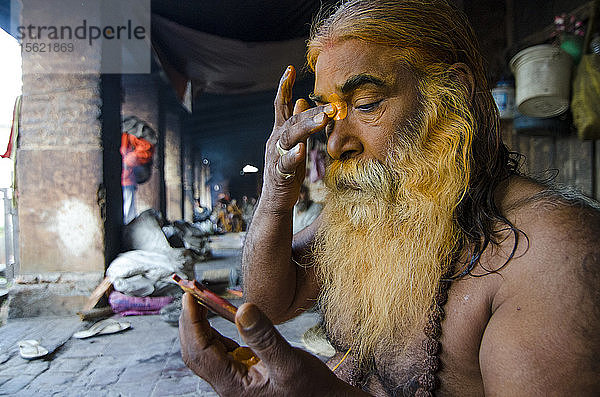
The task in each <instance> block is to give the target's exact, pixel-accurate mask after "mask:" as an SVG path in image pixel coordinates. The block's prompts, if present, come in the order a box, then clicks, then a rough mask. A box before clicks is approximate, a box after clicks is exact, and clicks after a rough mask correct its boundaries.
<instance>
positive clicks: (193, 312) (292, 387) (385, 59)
mask: <svg viewBox="0 0 600 397" xmlns="http://www.w3.org/2000/svg"><path fill="white" fill-rule="evenodd" d="M308 64H309V66H311V67H312V68H313V70H314V71H315V78H316V80H315V86H314V93H313V94H312V99H313V100H314V101H315V102H316V105H317V106H316V107H313V108H310V106H309V105H308V103H307V102H306V101H305V100H302V99H301V100H299V101H297V102H296V104H295V106H294V107H292V105H291V103H290V101H291V98H292V94H291V87H292V85H293V81H294V77H295V73H294V69H293V68H288V70H287V71H286V72H285V74H284V76H283V77H282V80H281V82H280V86H279V91H278V94H277V98H276V101H275V127H274V129H273V132H272V134H271V137H270V139H269V141H268V142H267V148H266V161H265V178H264V185H263V190H262V196H261V199H260V202H259V204H258V208H257V210H256V213H255V218H254V221H253V223H252V227H251V230H250V232H249V233H248V236H247V240H246V245H245V248H244V258H243V263H244V271H245V275H244V280H245V293H246V296H247V299H248V301H249V302H252V303H246V304H244V305H242V307H241V308H240V309H239V310H238V313H237V317H236V321H237V325H238V329H239V331H240V334H241V336H242V338H243V339H244V341H245V342H246V343H247V344H248V345H249V346H250V347H251V348H252V349H253V351H254V353H255V354H256V356H257V357H258V358H259V359H260V362H259V363H258V364H255V365H253V366H250V367H246V366H245V365H244V364H243V363H241V362H239V361H236V360H235V359H234V358H232V357H231V355H228V354H227V352H230V351H232V350H233V349H235V348H236V347H237V345H236V344H235V343H234V342H232V341H231V340H229V339H226V338H224V337H222V336H220V335H219V334H218V333H217V332H216V331H215V330H213V329H211V328H210V325H209V324H208V322H207V321H206V317H205V314H206V313H205V311H204V309H202V308H201V307H200V306H198V305H196V304H195V303H194V301H193V300H192V299H191V297H189V296H187V297H186V299H184V304H185V310H184V313H183V314H182V317H181V319H180V336H181V343H182V354H183V358H184V361H185V362H186V364H187V365H188V366H189V367H190V368H191V369H192V370H193V371H194V372H196V373H197V374H198V375H199V376H201V377H203V378H204V379H206V380H207V381H208V382H210V383H211V384H212V385H213V387H214V388H215V390H216V391H217V392H218V393H219V394H221V395H226V396H238V395H241V396H263V395H264V396H309V395H310V396H324V395H367V394H372V395H417V396H427V395H432V394H434V393H435V394H440V395H453V396H471V395H483V394H485V395H507V396H516V395H526V396H530V395H577V396H584V395H592V394H594V395H595V394H596V393H597V392H598V390H600V371H599V366H598V358H597V357H598V356H599V355H600V333H599V332H598V329H599V327H600V293H599V292H598V291H599V290H600V289H599V288H598V287H599V281H600V269H599V268H598V265H599V261H600V248H599V245H598V237H599V236H600V215H599V212H598V211H597V210H596V209H595V208H594V206H595V205H594V204H593V203H591V202H588V200H586V199H584V198H582V197H578V196H576V195H572V194H571V195H569V194H566V193H565V192H560V191H557V190H553V189H551V188H549V187H547V186H543V185H541V184H539V183H536V182H534V181H532V180H530V179H527V178H525V177H523V176H522V175H520V174H519V172H518V170H517V162H516V161H515V159H514V158H512V157H511V156H509V152H508V151H507V149H506V147H505V146H504V144H503V143H502V141H501V137H500V132H499V127H498V114H497V111H496V109H495V105H494V102H493V99H492V96H491V94H490V90H489V88H488V86H487V83H486V78H485V72H484V69H483V66H482V58H481V55H480V53H479V51H478V49H477V46H476V39H475V36H474V33H473V31H472V29H471V28H470V26H469V24H468V22H467V21H466V19H465V17H464V16H463V15H462V14H461V13H460V12H458V11H457V10H456V9H455V8H454V7H452V6H451V5H449V4H448V3H447V2H446V1H443V0H431V1H426V0H420V1H419V0H406V1H358V0H357V1H349V2H346V3H343V4H341V5H340V6H339V7H338V9H337V10H335V12H334V13H333V14H331V15H329V16H325V17H323V18H321V19H319V20H318V21H317V22H316V24H315V26H314V28H313V30H312V35H311V38H310V41H309V44H308ZM322 128H325V129H326V133H327V136H328V141H327V151H328V153H329V156H330V157H331V159H330V163H329V164H328V168H327V175H326V181H325V182H326V186H327V188H328V197H327V199H326V204H325V207H324V209H323V212H322V214H321V216H320V217H319V218H318V219H317V221H315V222H314V223H313V224H312V226H311V227H309V228H307V229H305V230H304V231H303V232H302V233H299V234H297V235H294V236H293V237H292V209H293V207H294V203H295V202H296V200H297V198H298V193H299V190H300V186H301V183H302V180H303V178H304V168H303V167H304V162H305V156H306V146H305V142H306V139H307V137H308V136H309V135H310V134H312V133H314V132H316V131H319V130H321V129H322ZM317 300H318V301H319V304H320V307H321V309H322V311H323V316H324V320H325V326H326V330H327V334H328V337H329V339H330V341H331V343H332V345H333V346H334V347H335V349H336V351H337V352H338V354H337V355H336V356H335V357H333V358H332V359H331V360H330V361H329V362H328V363H327V365H326V364H323V363H321V361H319V360H318V359H317V358H316V357H314V356H311V355H309V354H308V353H306V352H304V351H302V350H300V349H296V348H292V347H291V346H290V345H289V344H288V343H287V342H285V341H284V340H283V339H282V337H281V336H280V335H279V334H278V333H277V331H275V330H274V328H273V326H272V323H271V321H273V322H275V323H280V322H283V321H286V320H288V319H290V318H292V317H294V316H297V315H298V314H299V313H301V312H302V311H303V310H306V309H308V308H310V307H312V306H313V305H314V304H315V302H317ZM269 319H270V320H269Z"/></svg>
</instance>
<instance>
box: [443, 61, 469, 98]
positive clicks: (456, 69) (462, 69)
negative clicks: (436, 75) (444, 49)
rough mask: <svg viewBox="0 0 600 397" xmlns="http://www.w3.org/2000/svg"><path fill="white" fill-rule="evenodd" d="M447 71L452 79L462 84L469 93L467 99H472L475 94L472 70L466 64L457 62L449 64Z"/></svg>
mask: <svg viewBox="0 0 600 397" xmlns="http://www.w3.org/2000/svg"><path fill="white" fill-rule="evenodd" d="M448 72H449V73H450V74H451V75H452V79H453V80H454V79H456V80H457V81H458V82H459V83H460V84H461V85H463V86H464V87H465V89H466V91H467V93H468V95H469V99H471V100H473V96H474V95H475V77H473V72H472V71H471V68H469V67H468V66H467V65H466V64H464V63H462V62H457V63H455V64H453V65H452V66H450V69H448Z"/></svg>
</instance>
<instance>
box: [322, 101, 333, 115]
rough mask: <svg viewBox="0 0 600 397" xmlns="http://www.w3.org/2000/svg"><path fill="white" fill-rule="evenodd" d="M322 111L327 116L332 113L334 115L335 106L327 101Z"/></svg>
mask: <svg viewBox="0 0 600 397" xmlns="http://www.w3.org/2000/svg"><path fill="white" fill-rule="evenodd" d="M323 111H324V112H325V113H326V114H327V116H329V117H332V116H333V115H335V106H333V104H331V103H328V104H327V105H325V108H324V109H323Z"/></svg>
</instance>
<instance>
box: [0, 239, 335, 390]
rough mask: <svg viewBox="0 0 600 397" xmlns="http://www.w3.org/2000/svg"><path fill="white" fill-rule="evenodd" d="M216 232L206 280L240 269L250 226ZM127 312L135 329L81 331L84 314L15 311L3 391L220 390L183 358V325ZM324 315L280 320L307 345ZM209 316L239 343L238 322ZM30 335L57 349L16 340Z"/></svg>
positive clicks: (0, 350) (6, 339)
mask: <svg viewBox="0 0 600 397" xmlns="http://www.w3.org/2000/svg"><path fill="white" fill-rule="evenodd" d="M212 240H213V241H212V243H211V246H212V249H213V254H214V257H213V258H211V259H210V260H208V261H206V262H202V263H200V264H198V265H197V266H196V269H195V270H196V278H197V279H199V280H201V279H202V278H203V275H204V274H205V272H206V271H207V270H215V269H233V273H232V275H235V273H236V270H237V271H238V272H239V267H240V255H241V250H240V248H241V244H242V240H243V234H233V233H232V234H228V235H223V236H214V238H213V239H212ZM232 302H233V303H234V304H235V305H236V306H239V305H240V304H241V303H242V301H241V300H232ZM115 318H117V317H116V316H115ZM121 320H122V321H128V322H130V323H131V329H129V330H126V331H123V332H121V333H117V334H111V335H104V336H96V337H92V338H89V339H75V338H72V337H71V336H72V335H73V333H75V332H77V331H79V330H81V329H85V328H88V327H89V326H90V325H91V324H89V323H82V322H81V321H80V320H79V318H78V317H53V318H41V317H37V318H29V319H10V320H9V321H8V323H7V324H5V325H3V326H0V396H1V395H10V396H23V397H25V396H27V397H29V396H69V397H71V396H86V397H87V396H89V397H96V396H111V397H112V396H144V397H148V396H151V397H162V396H216V393H215V392H214V391H213V390H212V388H211V386H210V385H209V384H208V383H206V382H205V381H203V380H202V379H200V378H199V377H197V376H196V375H195V374H194V373H192V372H191V371H190V370H189V369H188V368H187V367H186V366H185V365H184V364H183V361H182V359H181V352H180V347H179V335H178V329H177V327H175V326H171V325H169V324H168V323H166V322H165V321H163V320H162V319H161V317H160V316H132V317H125V318H121ZM317 320H318V318H317V314H316V313H310V312H309V313H304V314H302V315H301V316H299V317H297V318H295V319H293V320H291V321H289V322H287V323H285V324H281V325H279V326H277V328H278V329H279V330H280V332H281V333H282V334H283V335H284V336H285V337H286V339H287V340H288V341H289V342H290V343H291V344H292V345H293V346H296V347H300V348H303V346H302V342H301V336H302V334H303V333H304V331H306V330H307V329H308V328H310V327H311V326H313V325H314V324H315V323H316V322H317ZM210 321H211V324H212V325H213V327H214V328H215V329H217V330H218V331H219V332H221V334H223V335H225V336H227V337H229V338H232V339H235V340H236V341H237V342H238V343H240V339H239V336H238V333H237V329H236V328H235V325H233V324H231V323H230V322H228V321H227V320H224V319H222V318H219V317H213V318H211V319H210ZM23 339H36V340H39V341H40V342H41V345H42V346H44V347H45V348H47V349H48V350H49V351H50V353H49V354H48V356H46V357H45V358H44V359H38V360H31V361H29V360H25V359H23V358H21V356H20V355H19V348H18V346H17V342H18V341H19V340H23ZM321 358H322V359H324V357H321Z"/></svg>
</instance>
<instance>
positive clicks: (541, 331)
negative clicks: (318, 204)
mask: <svg viewBox="0 0 600 397" xmlns="http://www.w3.org/2000/svg"><path fill="white" fill-rule="evenodd" d="M511 184H512V186H509V188H508V189H507V190H506V194H505V197H504V198H503V201H502V204H503V206H502V208H503V210H504V213H505V214H506V216H507V218H508V219H509V220H510V221H511V222H512V223H513V225H514V226H515V228H516V229H517V232H516V233H515V234H511V235H510V236H508V237H507V238H506V239H505V240H503V241H502V243H501V244H500V246H498V247H496V248H495V250H494V249H492V251H493V252H494V253H492V254H489V255H487V256H486V260H488V261H489V262H493V263H502V260H503V259H505V258H506V257H507V252H510V251H511V249H512V247H513V246H514V242H515V240H514V236H516V235H518V237H519V241H518V243H519V244H518V249H517V251H516V255H515V257H514V258H513V259H512V260H510V262H509V263H508V264H507V265H506V266H505V267H503V268H502V269H501V270H500V277H499V279H500V280H501V281H499V282H498V284H497V285H498V289H497V290H496V292H495V295H494V297H493V301H492V316H491V319H490V321H489V324H488V326H487V328H486V331H485V334H484V338H483V341H482V346H481V352H480V360H481V363H482V373H483V375H484V378H486V377H487V381H485V380H484V382H485V383H487V384H489V385H494V384H498V385H501V384H506V383H507V381H509V382H512V383H511V384H513V385H515V392H516V391H518V390H519V387H524V386H525V385H528V389H525V390H531V391H532V392H535V391H537V392H540V393H546V392H551V393H550V394H553V393H558V394H561V393H563V392H567V391H568V390H566V389H565V387H566V386H567V385H570V386H569V387H571V389H570V391H572V392H573V393H574V394H577V395H586V394H587V391H588V390H591V387H592V386H594V387H597V386H598V385H593V383H594V382H597V381H598V378H599V376H598V374H599V371H600V368H599V367H598V364H597V360H596V357H597V355H598V354H600V336H599V335H598V333H597V332H596V330H597V329H598V327H600V288H599V287H600V244H598V240H599V238H600V210H599V209H598V205H597V203H595V202H593V201H591V200H589V199H587V198H585V197H583V196H581V195H579V194H576V193H574V192H573V191H569V190H560V189H556V188H548V187H544V186H542V185H539V184H536V183H535V182H532V181H529V180H524V179H523V180H518V181H514V182H511ZM502 362H504V363H509V362H510V363H511V367H506V368H502V365H499V364H498V363H502ZM506 377H508V379H507V378H506ZM574 377H575V378H577V379H578V380H577V381H574V380H573V378H574ZM503 378H504V379H503ZM567 379H569V380H567ZM531 388H533V390H532V389H531ZM521 390H523V389H521ZM492 394H493V393H492Z"/></svg>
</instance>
